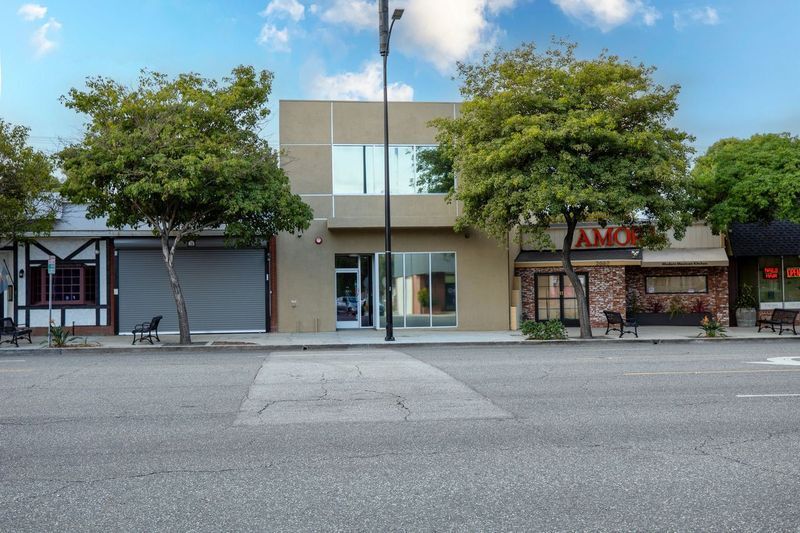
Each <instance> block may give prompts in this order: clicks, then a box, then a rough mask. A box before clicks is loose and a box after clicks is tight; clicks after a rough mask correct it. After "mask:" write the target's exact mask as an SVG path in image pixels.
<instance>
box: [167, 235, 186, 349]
mask: <svg viewBox="0 0 800 533" xmlns="http://www.w3.org/2000/svg"><path fill="white" fill-rule="evenodd" d="M176 246H177V243H175V245H174V246H172V247H170V245H169V237H167V236H165V235H162V236H161V252H162V253H163V254H164V264H165V265H166V267H167V273H168V274H169V286H170V289H172V297H173V298H174V299H175V308H176V310H177V311H178V331H179V332H180V335H181V340H180V343H181V344H191V343H192V336H191V334H190V333H189V313H187V312H186V300H184V299H183V291H182V290H181V282H180V280H178V273H177V272H175V265H174V263H173V260H174V259H175V247H176Z"/></svg>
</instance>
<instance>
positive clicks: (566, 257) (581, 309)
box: [561, 213, 592, 339]
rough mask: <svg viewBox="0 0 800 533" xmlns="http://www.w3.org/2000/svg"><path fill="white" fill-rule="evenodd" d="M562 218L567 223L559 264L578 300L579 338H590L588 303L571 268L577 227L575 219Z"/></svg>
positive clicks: (572, 217)
mask: <svg viewBox="0 0 800 533" xmlns="http://www.w3.org/2000/svg"><path fill="white" fill-rule="evenodd" d="M564 218H565V219H566V221H567V234H566V236H565V237H564V246H563V248H562V252H561V262H562V264H563V266H564V272H565V273H566V274H567V277H568V278H569V281H570V282H571V283H572V287H573V288H574V289H575V296H576V298H577V300H578V320H579V322H580V326H581V338H582V339H591V338H592V323H591V321H590V320H589V302H588V300H587V298H586V291H585V290H584V289H583V284H582V283H581V281H580V279H578V275H577V274H576V273H575V269H574V268H572V239H573V237H574V236H575V227H576V226H577V225H578V220H577V217H574V216H570V215H569V214H567V213H565V214H564Z"/></svg>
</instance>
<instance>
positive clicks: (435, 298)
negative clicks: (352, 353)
mask: <svg viewBox="0 0 800 533" xmlns="http://www.w3.org/2000/svg"><path fill="white" fill-rule="evenodd" d="M456 113H458V104H454V103H418V102H413V103H412V102H408V103H400V102H398V103H391V104H390V105H389V121H390V130H389V131H390V136H389V143H390V154H389V164H390V180H391V181H390V191H391V201H392V206H391V214H392V227H393V232H392V258H393V279H394V281H393V305H392V309H393V314H394V327H395V328H452V329H461V330H505V329H508V328H509V327H510V326H511V324H510V317H511V316H512V315H513V312H512V311H511V301H510V300H511V297H510V294H511V289H512V283H513V280H512V277H513V256H512V255H511V254H513V253H514V252H513V251H510V250H509V248H508V247H507V244H508V243H507V242H500V243H498V242H497V241H494V240H491V239H489V238H487V237H486V236H484V235H482V234H480V233H479V232H476V231H468V232H463V233H457V232H455V231H454V229H453V226H454V223H455V220H456V217H457V216H458V215H459V209H460V206H459V204H458V203H457V202H453V203H448V202H447V201H446V194H445V193H443V192H437V191H431V190H428V189H426V187H424V186H420V185H419V184H418V181H417V171H416V158H417V154H419V153H420V152H421V151H422V150H426V149H430V148H431V147H432V146H434V145H435V144H436V140H435V131H434V129H433V128H431V127H429V126H428V123H429V121H430V120H432V119H434V118H436V117H453V116H455V114H456ZM280 142H281V152H282V155H281V166H282V167H283V169H284V170H285V171H286V173H287V174H288V175H289V178H290V180H291V185H292V190H293V191H294V192H296V193H298V194H300V195H301V196H302V198H303V200H304V201H305V202H306V203H308V204H309V205H310V206H311V207H312V208H313V210H314V220H313V222H312V224H311V227H310V228H309V229H308V230H307V231H306V232H304V233H303V234H302V235H285V234H284V235H280V236H279V237H278V238H277V245H276V258H277V272H276V276H277V279H276V280H275V283H274V284H273V287H274V289H273V291H274V294H273V301H274V302H275V303H276V307H277V309H276V311H277V317H278V330H279V331H284V332H293V331H333V330H335V329H343V328H382V327H384V325H385V324H384V322H385V319H384V318H383V316H382V315H383V307H384V298H385V296H384V293H385V283H384V279H385V278H384V274H383V272H384V270H383V269H384V159H383V157H384V156H383V105H382V103H378V102H339V101H299V100H298V101H295V100H291V101H287V100H284V101H281V102H280Z"/></svg>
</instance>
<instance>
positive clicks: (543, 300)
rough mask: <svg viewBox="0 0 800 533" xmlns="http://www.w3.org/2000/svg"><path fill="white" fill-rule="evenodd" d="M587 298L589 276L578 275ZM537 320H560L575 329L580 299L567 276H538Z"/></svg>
mask: <svg viewBox="0 0 800 533" xmlns="http://www.w3.org/2000/svg"><path fill="white" fill-rule="evenodd" d="M578 279H580V280H581V285H583V290H584V291H585V292H586V297H587V298H588V297H589V292H588V291H587V290H586V287H587V275H586V274H578ZM536 320H560V321H561V322H562V323H563V324H564V325H565V326H570V327H574V326H577V325H578V324H579V322H578V298H577V297H576V296H575V288H574V287H573V286H572V283H571V282H570V280H569V278H568V277H567V275H566V274H536Z"/></svg>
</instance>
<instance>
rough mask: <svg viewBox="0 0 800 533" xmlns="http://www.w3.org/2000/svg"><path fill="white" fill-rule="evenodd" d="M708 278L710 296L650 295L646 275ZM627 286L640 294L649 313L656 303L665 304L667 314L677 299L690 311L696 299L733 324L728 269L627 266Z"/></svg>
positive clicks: (721, 318)
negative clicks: (671, 304)
mask: <svg viewBox="0 0 800 533" xmlns="http://www.w3.org/2000/svg"><path fill="white" fill-rule="evenodd" d="M695 275H705V276H708V281H707V287H708V293H706V294H646V293H645V281H644V278H645V276H695ZM625 285H626V286H627V287H628V292H636V293H637V295H638V298H639V305H640V306H641V307H642V308H643V310H644V311H648V310H649V309H650V307H651V306H652V305H653V302H655V301H658V302H661V304H662V305H663V309H664V312H666V311H667V310H668V309H669V304H670V300H671V299H672V298H677V299H678V300H679V301H680V302H681V305H682V306H683V307H684V308H685V309H686V310H687V311H688V310H690V309H691V307H692V305H693V304H694V303H695V301H696V300H700V301H702V302H703V303H705V306H706V311H710V312H712V313H714V315H715V316H716V317H717V319H718V320H719V321H720V322H722V323H723V324H724V325H726V326H727V325H729V324H730V316H729V306H728V267H696V268H642V267H635V266H631V267H626V269H625Z"/></svg>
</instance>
